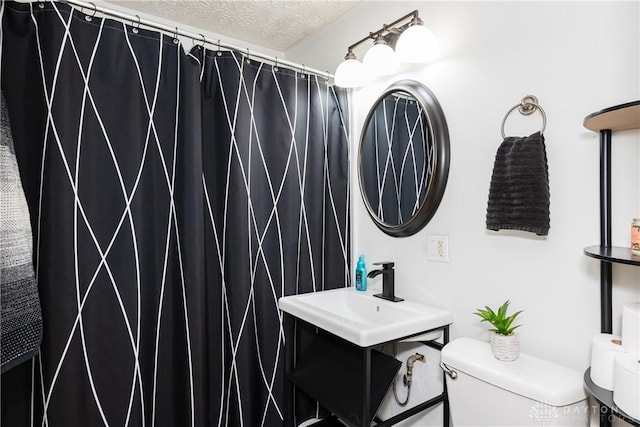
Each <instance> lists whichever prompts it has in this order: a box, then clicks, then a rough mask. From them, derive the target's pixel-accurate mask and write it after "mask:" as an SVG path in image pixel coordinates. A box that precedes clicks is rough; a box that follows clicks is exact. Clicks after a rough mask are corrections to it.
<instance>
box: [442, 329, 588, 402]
mask: <svg viewBox="0 0 640 427" xmlns="http://www.w3.org/2000/svg"><path fill="white" fill-rule="evenodd" d="M442 362H443V363H444V364H445V365H447V366H448V367H449V368H451V369H453V370H455V371H461V372H464V373H465V374H467V375H470V376H472V377H475V378H477V379H479V380H482V381H485V382H487V383H489V384H492V385H494V386H496V387H500V388H502V389H505V390H507V391H511V392H513V393H516V394H519V395H521V396H525V397H528V398H529V399H533V400H535V401H538V402H544V403H546V404H548V405H551V406H567V405H571V404H573V403H576V402H579V401H581V400H583V399H585V398H586V397H587V395H586V393H585V391H584V386H583V384H582V382H583V380H582V374H581V373H580V372H579V371H576V370H574V369H570V368H566V367H564V366H560V365H557V364H555V363H552V362H549V361H546V360H542V359H538V358H537V357H534V356H530V355H528V354H523V353H521V354H520V357H519V358H518V359H517V360H515V361H513V362H503V361H500V360H498V359H496V358H495V357H494V356H493V354H492V353H491V347H490V345H489V343H486V342H482V341H478V340H475V339H472V338H458V339H456V340H454V341H452V342H450V343H449V344H447V345H446V346H444V348H443V349H442Z"/></svg>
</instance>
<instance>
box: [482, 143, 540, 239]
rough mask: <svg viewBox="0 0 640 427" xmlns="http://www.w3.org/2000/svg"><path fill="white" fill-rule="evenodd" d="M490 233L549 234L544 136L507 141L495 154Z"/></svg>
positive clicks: (489, 207)
mask: <svg viewBox="0 0 640 427" xmlns="http://www.w3.org/2000/svg"><path fill="white" fill-rule="evenodd" d="M487 229H489V230H494V231H498V230H522V231H529V232H532V233H536V234H537V235H539V236H546V235H547V234H549V171H548V166H547V152H546V150H545V145H544V136H542V134H540V132H536V133H534V134H533V135H531V136H528V137H526V138H525V137H522V138H520V137H507V138H505V140H504V141H503V142H502V144H501V145H500V147H499V148H498V152H497V153H496V159H495V163H494V166H493V175H492V177H491V186H490V187H489V203H488V205H487Z"/></svg>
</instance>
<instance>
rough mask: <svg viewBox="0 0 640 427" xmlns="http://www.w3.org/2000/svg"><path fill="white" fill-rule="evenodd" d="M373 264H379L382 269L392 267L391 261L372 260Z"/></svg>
mask: <svg viewBox="0 0 640 427" xmlns="http://www.w3.org/2000/svg"><path fill="white" fill-rule="evenodd" d="M373 265H381V266H382V269H383V270H390V269H392V268H393V266H394V263H393V262H392V261H378V262H374V263H373Z"/></svg>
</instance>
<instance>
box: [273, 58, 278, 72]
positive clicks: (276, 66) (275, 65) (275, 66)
mask: <svg viewBox="0 0 640 427" xmlns="http://www.w3.org/2000/svg"><path fill="white" fill-rule="evenodd" d="M273 71H278V57H277V56H276V61H275V64H274V65H273Z"/></svg>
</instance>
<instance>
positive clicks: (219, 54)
mask: <svg viewBox="0 0 640 427" xmlns="http://www.w3.org/2000/svg"><path fill="white" fill-rule="evenodd" d="M218 56H222V51H221V50H220V39H218Z"/></svg>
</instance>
